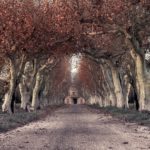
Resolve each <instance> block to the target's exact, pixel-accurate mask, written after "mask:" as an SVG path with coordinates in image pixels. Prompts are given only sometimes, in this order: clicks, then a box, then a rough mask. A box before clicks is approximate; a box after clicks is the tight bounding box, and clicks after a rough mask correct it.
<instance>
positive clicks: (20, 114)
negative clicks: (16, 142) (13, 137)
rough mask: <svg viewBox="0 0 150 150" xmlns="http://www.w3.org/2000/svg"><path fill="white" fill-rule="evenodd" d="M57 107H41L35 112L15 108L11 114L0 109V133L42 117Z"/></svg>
mask: <svg viewBox="0 0 150 150" xmlns="http://www.w3.org/2000/svg"><path fill="white" fill-rule="evenodd" d="M59 107H60V106H48V107H46V108H45V109H41V110H38V111H36V112H25V111H23V110H21V109H20V108H16V111H15V113H14V114H13V115H9V114H7V113H3V112H2V111H0V133H2V132H7V131H9V130H12V129H15V128H17V127H20V126H24V125H26V124H28V123H30V122H33V121H37V120H40V119H43V118H45V117H46V116H47V115H49V114H51V113H52V112H53V111H55V110H56V109H58V108H59Z"/></svg>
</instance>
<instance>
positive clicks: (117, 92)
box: [109, 63, 124, 108]
mask: <svg viewBox="0 0 150 150" xmlns="http://www.w3.org/2000/svg"><path fill="white" fill-rule="evenodd" d="M109 64H110V68H111V72H112V78H113V83H114V92H115V95H116V99H117V104H116V105H117V107H119V108H123V106H124V97H123V92H122V87H121V83H120V80H119V75H118V72H117V69H116V68H115V67H114V66H113V65H112V64H111V63H109Z"/></svg>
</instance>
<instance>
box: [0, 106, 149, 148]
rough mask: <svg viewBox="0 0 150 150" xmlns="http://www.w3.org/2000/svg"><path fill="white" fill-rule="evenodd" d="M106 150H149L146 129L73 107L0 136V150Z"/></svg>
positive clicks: (84, 108)
mask: <svg viewBox="0 0 150 150" xmlns="http://www.w3.org/2000/svg"><path fill="white" fill-rule="evenodd" d="M110 149H113V150H148V149H149V150H150V129H148V128H146V127H141V126H138V125H135V124H127V123H126V124H124V123H123V122H120V121H119V120H117V119H114V118H112V117H111V116H106V115H104V114H98V113H96V111H93V110H92V109H90V108H88V107H87V106H77V105H74V106H69V107H66V108H61V109H59V110H58V111H56V112H55V113H54V114H53V115H51V116H48V117H47V118H46V119H44V120H42V121H38V122H35V123H31V124H29V125H27V126H24V127H21V128H17V129H15V130H13V131H10V132H7V133H5V134H0V150H110Z"/></svg>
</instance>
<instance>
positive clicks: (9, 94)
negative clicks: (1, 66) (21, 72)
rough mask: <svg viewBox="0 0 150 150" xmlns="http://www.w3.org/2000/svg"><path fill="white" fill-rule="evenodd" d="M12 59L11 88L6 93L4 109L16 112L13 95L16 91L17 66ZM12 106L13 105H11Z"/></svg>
mask: <svg viewBox="0 0 150 150" xmlns="http://www.w3.org/2000/svg"><path fill="white" fill-rule="evenodd" d="M9 61H10V76H11V79H10V85H9V90H8V92H7V93H6V96H5V99H4V103H3V105H2V111H3V112H5V111H8V112H9V113H10V114H12V113H14V112H13V108H12V107H13V104H12V103H13V99H12V98H13V95H14V93H15V86H16V78H17V75H16V67H15V63H14V61H13V60H12V59H9ZM11 106H12V107H11Z"/></svg>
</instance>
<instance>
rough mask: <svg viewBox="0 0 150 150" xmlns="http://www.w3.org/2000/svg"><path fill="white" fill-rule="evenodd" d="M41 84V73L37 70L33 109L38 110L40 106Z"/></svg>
mask: <svg viewBox="0 0 150 150" xmlns="http://www.w3.org/2000/svg"><path fill="white" fill-rule="evenodd" d="M40 86H41V73H40V72H37V74H36V81H35V86H34V89H33V94H32V105H31V106H32V109H33V110H36V109H37V108H38V107H39V91H40Z"/></svg>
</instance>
